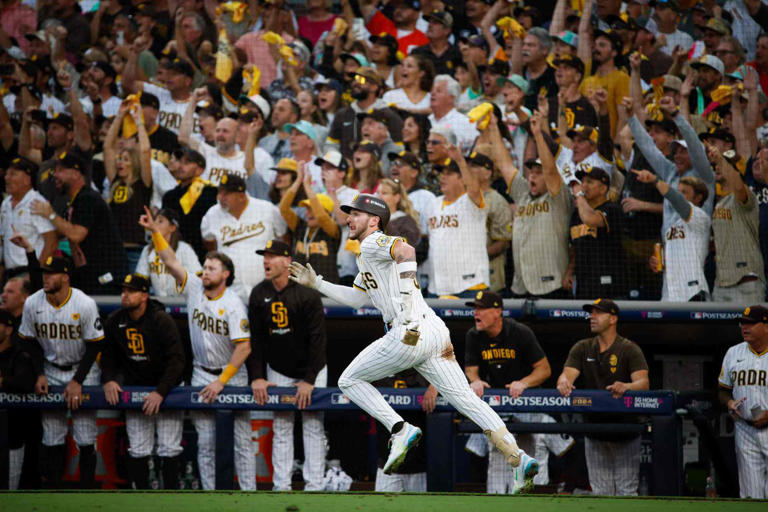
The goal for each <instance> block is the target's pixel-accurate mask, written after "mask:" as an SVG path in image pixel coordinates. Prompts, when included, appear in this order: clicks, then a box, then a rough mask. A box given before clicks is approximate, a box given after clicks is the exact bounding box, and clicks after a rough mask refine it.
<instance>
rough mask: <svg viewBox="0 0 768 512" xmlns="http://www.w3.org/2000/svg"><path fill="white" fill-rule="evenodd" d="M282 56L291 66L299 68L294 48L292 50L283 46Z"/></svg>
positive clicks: (281, 49)
mask: <svg viewBox="0 0 768 512" xmlns="http://www.w3.org/2000/svg"><path fill="white" fill-rule="evenodd" d="M280 55H281V56H282V57H283V58H284V59H285V60H286V62H288V64H290V65H291V66H298V65H299V62H298V61H297V60H296V56H295V55H294V54H293V48H291V47H290V46H282V47H281V48H280Z"/></svg>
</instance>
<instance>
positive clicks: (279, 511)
mask: <svg viewBox="0 0 768 512" xmlns="http://www.w3.org/2000/svg"><path fill="white" fill-rule="evenodd" d="M0 504H2V508H3V510H8V511H25V512H26V511H39V512H58V511H78V512H112V511H114V512H128V511H130V512H133V511H143V510H162V512H175V511H182V510H183V511H185V512H186V511H195V512H197V511H204V510H214V511H217V512H231V511H232V512H238V511H243V512H245V511H247V512H342V511H343V512H347V511H352V512H354V511H358V510H360V511H366V512H368V511H375V512H379V511H382V512H496V511H499V512H501V511H504V512H509V511H521V512H522V511H526V512H527V511H535V512H626V511H639V512H644V511H648V512H666V511H682V512H710V511H711V512H715V511H717V512H729V511H737V510H738V511H739V512H742V511H750V512H751V511H755V512H757V511H765V510H766V507H768V503H767V502H765V501H739V500H704V499H690V498H602V497H593V496H491V495H486V494H373V493H340V494H314V493H273V492H256V493H243V492H184V493H173V492H162V491H160V492H157V491H156V492H131V491H125V492H59V493H47V492H39V493H35V492H16V493H14V492H7V493H0Z"/></svg>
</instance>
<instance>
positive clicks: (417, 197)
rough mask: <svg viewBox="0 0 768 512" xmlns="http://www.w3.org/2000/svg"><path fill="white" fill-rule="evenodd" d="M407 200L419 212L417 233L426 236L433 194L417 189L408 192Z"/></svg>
mask: <svg viewBox="0 0 768 512" xmlns="http://www.w3.org/2000/svg"><path fill="white" fill-rule="evenodd" d="M408 199H410V200H411V204H413V209H414V210H416V211H417V212H419V231H420V232H421V234H422V235H425V234H427V232H428V231H429V210H430V209H431V208H432V203H433V202H434V201H435V194H433V193H432V192H430V191H429V190H427V189H425V188H417V189H416V190H411V191H410V192H408ZM342 204H344V203H342Z"/></svg>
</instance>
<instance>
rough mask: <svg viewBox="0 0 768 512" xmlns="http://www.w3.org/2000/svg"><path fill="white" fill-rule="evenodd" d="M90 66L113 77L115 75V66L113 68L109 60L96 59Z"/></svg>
mask: <svg viewBox="0 0 768 512" xmlns="http://www.w3.org/2000/svg"><path fill="white" fill-rule="evenodd" d="M91 67H92V68H97V69H100V70H101V71H102V72H104V74H105V75H106V76H108V77H111V78H115V77H116V76H117V71H115V68H113V67H112V64H110V63H109V62H105V61H101V60H97V61H96V62H94V63H92V64H91Z"/></svg>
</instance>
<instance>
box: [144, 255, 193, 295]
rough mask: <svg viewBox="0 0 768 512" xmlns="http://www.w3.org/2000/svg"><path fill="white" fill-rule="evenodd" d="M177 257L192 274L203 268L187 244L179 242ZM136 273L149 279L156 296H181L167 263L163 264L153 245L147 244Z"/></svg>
mask: <svg viewBox="0 0 768 512" xmlns="http://www.w3.org/2000/svg"><path fill="white" fill-rule="evenodd" d="M176 257H177V258H178V259H179V262H181V266H182V267H184V268H185V269H187V271H188V272H191V273H192V274H197V273H198V272H199V271H200V270H202V268H203V267H202V266H201V265H200V260H198V259H197V254H195V250H194V249H192V247H191V246H190V245H189V244H188V243H186V242H179V245H178V246H176ZM135 272H136V273H137V274H141V275H143V276H144V277H147V278H149V280H150V282H151V283H152V291H153V294H154V295H155V296H157V297H178V296H179V293H178V292H177V291H176V280H175V279H174V278H173V276H172V275H171V274H170V273H169V272H168V268H167V267H166V266H165V263H163V260H161V259H160V256H158V255H157V253H156V252H155V247H154V245H153V244H147V245H145V246H144V248H143V249H142V250H141V255H140V256H139V262H138V264H137V265H136V271H135Z"/></svg>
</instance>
